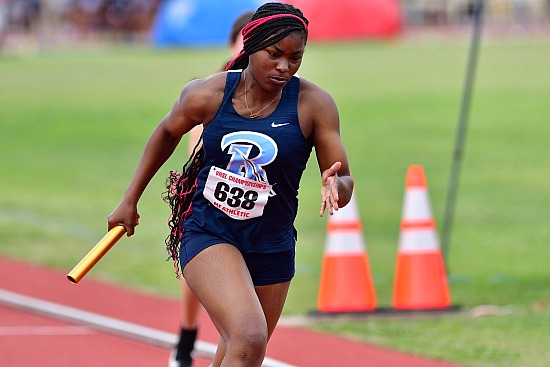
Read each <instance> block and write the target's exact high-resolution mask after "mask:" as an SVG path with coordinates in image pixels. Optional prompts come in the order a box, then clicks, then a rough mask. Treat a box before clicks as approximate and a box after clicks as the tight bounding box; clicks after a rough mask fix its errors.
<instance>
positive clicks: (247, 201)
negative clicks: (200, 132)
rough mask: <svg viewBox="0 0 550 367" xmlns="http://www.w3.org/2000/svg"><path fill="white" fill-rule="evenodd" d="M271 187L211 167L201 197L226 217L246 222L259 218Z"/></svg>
mask: <svg viewBox="0 0 550 367" xmlns="http://www.w3.org/2000/svg"><path fill="white" fill-rule="evenodd" d="M272 188H273V186H272V185H269V184H266V183H262V182H258V181H254V180H250V179H248V178H245V177H242V176H240V175H237V174H235V173H232V172H230V171H226V170H224V169H221V168H218V167H211V168H210V172H209V173H208V178H207V179H206V185H205V186H204V191H203V195H204V197H205V198H206V199H207V200H208V201H209V202H210V203H212V205H214V206H215V207H216V208H218V209H219V210H221V211H222V212H223V213H225V214H226V215H227V216H229V217H231V218H233V219H238V220H246V219H251V218H257V217H261V216H262V215H263V213H264V208H265V205H266V204H267V200H268V199H269V193H270V191H271V189H272Z"/></svg>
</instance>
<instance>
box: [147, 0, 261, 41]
mask: <svg viewBox="0 0 550 367" xmlns="http://www.w3.org/2000/svg"><path fill="white" fill-rule="evenodd" d="M265 2H266V1H257V0H167V1H164V2H163V3H162V4H161V5H160V8H159V10H158V13H157V17H156V19H155V23H154V25H153V29H152V38H153V43H154V45H155V46H157V47H177V46H212V45H226V44H227V43H228V39H229V32H230V31H231V27H232V25H233V22H234V21H235V19H237V18H238V17H239V16H240V15H241V14H242V13H244V12H245V11H255V10H256V9H257V8H258V7H259V6H260V5H261V4H263V3H265Z"/></svg>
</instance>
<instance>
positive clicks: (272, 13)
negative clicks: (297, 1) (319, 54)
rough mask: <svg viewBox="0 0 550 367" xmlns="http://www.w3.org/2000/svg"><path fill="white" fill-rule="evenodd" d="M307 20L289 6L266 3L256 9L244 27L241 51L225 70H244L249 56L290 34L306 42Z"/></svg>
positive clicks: (297, 10) (298, 11)
mask: <svg viewBox="0 0 550 367" xmlns="http://www.w3.org/2000/svg"><path fill="white" fill-rule="evenodd" d="M308 24H309V22H308V20H307V19H306V18H305V17H304V14H302V12H301V11H300V10H299V9H297V8H295V7H293V6H292V5H289V4H283V3H266V4H264V5H262V6H260V7H259V8H258V10H256V12H255V13H254V15H253V16H252V18H251V19H250V22H249V23H248V24H247V25H246V26H244V28H243V30H242V35H243V50H242V51H241V52H240V53H239V54H238V55H237V56H236V57H235V58H234V59H233V60H231V61H229V62H228V63H227V66H226V68H225V70H238V69H245V68H246V67H247V66H248V60H249V56H250V55H251V54H253V53H255V52H258V51H260V50H263V49H264V48H266V47H268V46H271V45H273V44H275V43H277V42H279V41H280V40H282V39H283V38H285V37H286V36H288V35H289V34H291V33H294V32H298V33H300V34H301V35H302V36H303V37H304V40H305V41H306V42H307V27H308Z"/></svg>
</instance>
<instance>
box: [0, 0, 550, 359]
mask: <svg viewBox="0 0 550 367" xmlns="http://www.w3.org/2000/svg"><path fill="white" fill-rule="evenodd" d="M481 1H482V0H479V1H466V0H402V1H397V0H339V1H328V0H288V1H287V2H289V3H292V4H293V5H295V6H297V7H298V8H300V9H301V10H303V12H304V14H305V15H306V17H307V18H308V19H309V20H310V22H311V27H310V38H309V41H310V42H309V43H308V47H307V53H306V57H304V61H303V63H302V66H301V68H300V76H301V77H303V78H305V79H308V80H312V81H314V82H315V83H316V84H318V85H319V86H321V87H322V88H324V89H326V90H327V91H329V92H330V93H331V94H332V96H333V97H334V99H335V101H336V103H337V105H338V108H339V111H340V119H341V135H342V139H343V141H344V144H345V145H346V150H347V153H348V157H349V159H350V163H351V166H352V168H353V173H354V178H355V182H356V191H355V193H356V198H357V206H358V210H359V215H360V219H361V222H362V223H363V225H364V226H363V228H364V231H363V233H362V234H364V238H365V245H366V246H365V247H366V249H367V250H368V256H369V260H370V264H371V269H372V275H373V279H374V285H375V288H376V296H377V307H379V308H386V309H387V308H391V307H392V290H393V288H394V283H393V280H394V274H395V265H396V261H395V260H396V257H397V252H398V251H397V250H398V249H397V245H398V238H399V234H400V217H401V214H402V204H403V194H404V181H405V174H406V171H407V167H409V165H411V164H421V165H423V167H424V169H425V172H426V178H427V180H428V182H429V194H430V199H431V203H432V208H433V212H434V213H433V214H434V218H435V221H436V222H437V225H438V226H437V229H438V230H440V229H441V228H442V224H443V222H444V220H443V214H444V212H445V208H446V197H447V190H448V187H449V181H450V180H449V171H450V168H451V165H452V162H453V158H454V157H455V156H456V155H455V154H454V151H453V147H454V146H455V136H456V135H457V120H458V117H459V114H460V111H461V109H462V108H463V106H464V104H463V101H464V91H465V89H466V85H467V83H465V79H466V78H465V76H466V74H467V72H466V71H467V66H468V64H469V61H470V60H472V58H470V56H471V55H472V52H471V51H472V44H473V42H472V39H473V37H472V35H473V34H474V33H473V32H472V31H473V29H474V27H473V25H474V24H475V22H474V20H475V19H478V18H475V14H477V13H475V10H476V9H478V8H476V4H480V3H481ZM549 2H550V0H484V1H483V4H484V14H483V22H482V32H481V33H482V36H481V42H480V47H479V57H478V59H477V60H474V62H473V63H472V64H473V66H474V68H473V69H474V71H475V73H474V76H475V77H474V78H473V79H472V80H471V83H470V84H469V87H470V88H471V91H472V103H471V108H468V107H470V106H466V110H467V111H470V113H469V120H470V121H469V123H468V125H469V131H468V134H467V136H468V139H467V144H466V145H465V148H466V149H465V153H464V154H463V170H462V175H461V177H460V180H459V187H460V190H459V195H458V196H457V206H456V215H455V225H454V227H453V232H452V240H451V243H450V244H451V246H450V247H448V248H446V249H445V250H447V251H446V252H445V256H446V261H447V262H446V265H447V274H448V279H449V286H450V289H451V294H452V304H453V305H459V306H460V307H461V312H459V313H453V314H451V315H448V316H447V317H418V318H404V317H403V318H374V317H373V318H368V317H367V318H364V319H361V320H356V319H349V320H345V319H344V320H342V319H335V320H337V321H336V322H330V321H329V322H326V323H325V322H319V323H314V324H312V325H310V326H311V327H314V328H318V329H321V330H323V331H328V332H334V333H337V334H339V335H343V336H346V337H350V338H353V339H356V340H360V341H365V342H369V343H375V344H378V345H383V346H385V347H388V348H392V349H398V350H403V351H407V352H408V353H413V354H417V355H424V356H430V357H433V358H441V359H444V360H450V361H456V362H460V363H461V364H464V365H468V366H476V367H477V366H479V367H517V366H529V367H548V361H550V349H548V345H549V343H550V333H548V330H549V329H550V281H549V279H550V267H549V266H548V259H549V258H550V246H549V244H550V226H549V225H548V218H550V195H549V190H548V182H550V170H549V169H548V168H549V167H550V151H549V150H548V141H550V129H548V125H549V122H550V121H549V116H550V72H549V71H550V69H549V65H550V4H549ZM261 3H263V2H259V1H255V0H164V1H161V0H134V1H128V0H0V257H6V258H14V259H19V260H23V261H26V262H29V263H32V264H37V265H39V266H44V267H52V268H55V269H59V270H61V271H63V272H67V271H69V270H70V269H71V268H72V267H73V266H74V265H75V264H76V263H77V262H78V261H79V260H80V259H81V258H82V256H83V255H85V254H86V252H87V251H89V250H90V248H91V247H92V246H93V245H94V244H95V243H97V241H98V240H99V239H100V238H101V237H102V236H103V235H104V233H105V230H106V224H107V223H106V222H107V216H108V214H109V213H110V212H111V211H112V210H113V209H114V207H115V206H116V204H117V203H118V202H119V200H120V198H121V197H122V195H123V193H124V190H125V189H126V187H127V185H128V182H129V180H130V177H131V176H132V175H133V173H134V170H135V167H136V165H137V164H138V162H139V158H140V157H141V153H142V149H143V146H144V144H145V142H146V141H147V139H148V137H149V135H150V133H151V131H152V130H153V129H154V128H155V126H156V124H157V123H158V121H159V120H160V119H162V116H164V115H165V114H166V113H167V111H169V110H170V108H171V107H172V105H173V103H174V100H175V99H176V98H177V96H178V95H179V93H180V91H181V88H182V87H183V85H184V84H185V83H187V82H188V81H189V80H191V79H194V78H197V77H202V76H206V75H210V74H211V73H213V72H216V71H218V70H220V68H221V67H222V65H225V62H226V61H227V59H228V58H229V57H230V52H229V50H228V49H227V41H228V33H229V30H230V28H231V24H232V22H233V21H234V20H235V19H236V18H237V17H238V16H239V15H240V14H241V13H242V12H243V11H244V10H254V9H256V8H257V7H258V6H259V5H260V4H261ZM466 117H468V115H467V116H466ZM467 120H468V118H467ZM186 143H187V141H186V140H184V141H182V144H180V147H178V150H177V151H176V152H175V154H174V155H173V156H172V158H171V159H170V160H169V161H168V162H167V163H166V165H165V167H163V168H162V170H161V171H159V174H158V175H157V176H156V177H155V179H154V180H153V181H152V182H151V184H150V186H149V188H148V189H147V190H146V192H145V193H144V196H143V198H142V200H141V202H140V213H141V221H140V222H141V223H140V226H139V228H138V231H137V233H136V235H135V236H133V237H132V238H123V239H121V241H120V242H119V243H118V244H117V245H116V246H115V247H114V248H113V249H112V250H110V252H109V254H108V255H107V256H105V257H104V258H103V259H102V260H101V262H100V263H98V264H97V265H96V267H94V269H93V271H92V272H90V274H89V275H88V277H89V278H90V279H99V280H102V281H105V282H108V283H110V284H117V285H120V286H123V287H130V288H134V289H137V290H139V291H140V292H147V293H153V294H160V295H164V296H170V297H172V298H174V299H179V296H180V285H179V283H178V281H176V280H175V277H174V274H173V269H172V265H171V263H170V262H166V261H165V260H166V257H167V254H166V251H165V246H164V245H165V244H164V240H165V238H166V235H167V232H168V231H167V225H166V218H167V217H168V206H167V205H166V203H164V202H163V201H162V199H161V192H162V191H163V190H164V189H165V183H164V181H165V178H166V176H167V175H168V172H169V171H170V170H179V169H181V166H182V164H183V162H185V160H186V157H187V152H186V148H187V147H186ZM299 199H300V210H299V213H298V217H297V220H296V227H297V229H298V231H299V243H298V246H297V257H296V260H297V272H296V277H295V279H294V280H293V285H292V287H291V290H290V293H289V298H288V300H287V303H286V304H285V310H284V317H285V318H287V319H293V318H294V317H296V318H299V317H304V316H306V315H308V314H309V312H310V311H312V310H315V309H316V307H317V297H318V290H319V279H320V275H321V272H322V270H321V264H322V261H323V257H324V244H325V239H326V237H327V236H326V234H327V223H326V219H327V218H326V217H324V218H319V216H318V214H317V213H318V210H319V171H318V167H317V164H316V160H315V159H314V157H313V156H312V157H311V159H310V162H309V164H308V167H307V169H306V172H304V176H303V178H302V183H301V188H300V194H299ZM29 281H30V282H33V279H29ZM63 281H65V279H63ZM103 301H105V302H108V301H109V300H103ZM176 326H177V325H174V328H176ZM0 346H1V345H0ZM0 354H1V353H0Z"/></svg>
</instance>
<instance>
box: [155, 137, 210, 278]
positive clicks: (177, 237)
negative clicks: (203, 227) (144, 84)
mask: <svg viewBox="0 0 550 367" xmlns="http://www.w3.org/2000/svg"><path fill="white" fill-rule="evenodd" d="M201 142H202V135H201V137H200V138H199V141H198V142H197V145H195V148H193V153H191V156H190V157H189V159H188V160H187V162H185V164H184V165H183V169H182V173H181V174H179V173H178V172H177V171H170V175H169V176H168V178H167V179H166V191H165V192H163V193H162V199H163V200H164V201H165V202H167V203H168V205H169V206H170V209H171V213H170V216H169V218H168V227H169V228H170V234H169V235H168V237H166V240H165V243H166V251H168V254H169V256H168V259H172V260H173V261H174V269H175V271H176V278H178V279H179V277H180V272H181V267H180V261H179V259H180V257H179V254H180V243H181V239H182V237H183V226H182V223H183V221H184V220H185V219H187V218H188V217H189V215H190V214H191V211H192V205H191V203H192V200H193V196H194V195H195V191H196V190H197V178H198V176H199V172H200V170H201V169H202V168H203V167H204V149H203V148H202V147H201V148H200V149H198V150H197V148H198V147H199V145H200V144H201ZM168 259H167V260H168Z"/></svg>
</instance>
